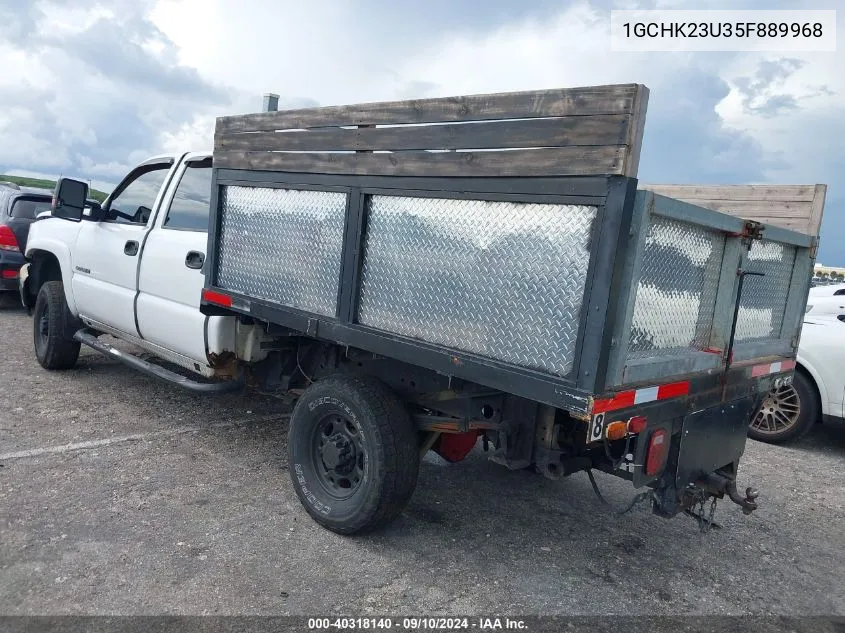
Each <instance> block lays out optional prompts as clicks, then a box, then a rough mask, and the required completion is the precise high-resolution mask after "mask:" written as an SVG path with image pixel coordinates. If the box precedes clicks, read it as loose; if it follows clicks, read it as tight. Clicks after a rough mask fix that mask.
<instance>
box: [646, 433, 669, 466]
mask: <svg viewBox="0 0 845 633" xmlns="http://www.w3.org/2000/svg"><path fill="white" fill-rule="evenodd" d="M668 455H669V436H668V435H667V434H666V431H665V430H664V429H657V430H656V431H652V433H651V435H650V436H649V440H648V455H647V456H646V460H645V474H646V475H649V476H653V475H656V474H657V473H659V472H660V471H661V470H663V466H664V465H665V464H666V457H667V456H668Z"/></svg>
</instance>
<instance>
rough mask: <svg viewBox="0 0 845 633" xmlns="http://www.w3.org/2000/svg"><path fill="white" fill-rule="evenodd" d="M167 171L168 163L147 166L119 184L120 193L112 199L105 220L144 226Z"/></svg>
mask: <svg viewBox="0 0 845 633" xmlns="http://www.w3.org/2000/svg"><path fill="white" fill-rule="evenodd" d="M168 171H170V163H160V164H157V165H149V166H146V167H143V168H142V169H140V170H138V171H136V172H135V174H133V175H132V176H130V179H129V180H127V181H124V182H123V183H122V184H121V186H120V191H119V192H118V194H117V195H116V196H115V197H114V198H112V200H111V203H110V204H109V210H108V212H107V214H106V217H105V220H106V221H107V222H118V223H121V224H146V223H147V222H148V221H149V219H150V216H151V215H152V212H153V211H152V210H153V206H154V205H155V201H156V197H157V196H158V192H159V191H160V190H161V186H162V185H163V184H164V179H165V178H166V177H167V172H168Z"/></svg>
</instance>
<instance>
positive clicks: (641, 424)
mask: <svg viewBox="0 0 845 633" xmlns="http://www.w3.org/2000/svg"><path fill="white" fill-rule="evenodd" d="M646 424H648V418H647V417H645V416H644V415H635V416H634V417H633V418H631V419H630V420H628V433H633V434H634V435H636V434H637V433H642V432H643V431H644V430H645V426H646Z"/></svg>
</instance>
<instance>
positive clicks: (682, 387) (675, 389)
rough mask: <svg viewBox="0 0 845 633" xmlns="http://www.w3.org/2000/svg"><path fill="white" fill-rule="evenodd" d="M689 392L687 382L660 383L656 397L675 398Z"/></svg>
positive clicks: (662, 398) (659, 398)
mask: <svg viewBox="0 0 845 633" xmlns="http://www.w3.org/2000/svg"><path fill="white" fill-rule="evenodd" d="M687 394H689V382H673V383H671V384H668V385H660V387H658V388H657V399H658V400H664V399H665V398H677V397H678V396H686V395H687Z"/></svg>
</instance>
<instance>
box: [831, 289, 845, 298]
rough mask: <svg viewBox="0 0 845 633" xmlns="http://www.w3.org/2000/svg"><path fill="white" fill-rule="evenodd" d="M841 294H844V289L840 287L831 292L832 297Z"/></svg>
mask: <svg viewBox="0 0 845 633" xmlns="http://www.w3.org/2000/svg"><path fill="white" fill-rule="evenodd" d="M841 295H845V289H843V288H840V289H839V290H837V291H836V292H834V293H833V296H834V297H837V296H841Z"/></svg>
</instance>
